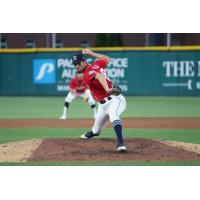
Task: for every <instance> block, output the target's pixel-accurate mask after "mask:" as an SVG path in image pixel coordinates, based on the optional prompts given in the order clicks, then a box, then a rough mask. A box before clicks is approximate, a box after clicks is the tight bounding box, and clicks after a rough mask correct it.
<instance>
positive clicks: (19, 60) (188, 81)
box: [0, 47, 200, 96]
mask: <svg viewBox="0 0 200 200" xmlns="http://www.w3.org/2000/svg"><path fill="white" fill-rule="evenodd" d="M80 50H81V49H77V48H76V49H59V50H58V49H21V50H19V49H11V50H8V49H7V50H0V95H2V96H4V95H8V96H9V95H38V96H39V95H44V96H46V95H65V94H66V92H67V91H68V89H69V87H68V85H69V81H70V79H71V78H72V77H73V76H74V73H75V70H74V67H73V66H72V64H71V62H70V59H71V57H72V55H73V54H75V53H77V52H78V51H80ZM93 50H95V51H97V52H99V53H103V54H106V55H108V56H110V57H111V58H112V62H111V63H110V64H109V65H108V67H107V69H106V73H107V76H108V77H109V78H110V79H111V80H112V81H113V82H114V83H115V84H118V85H120V86H121V88H122V89H123V91H124V94H125V95H142V96H146V95H147V96H159V95H162V96H199V95H200V47H195V48H194V47H182V48H181V47H177V48H175V47H172V48H168V47H149V48H148V47H147V48H105V49H100V48H96V49H93ZM92 61H93V60H92V59H91V58H88V62H92Z"/></svg>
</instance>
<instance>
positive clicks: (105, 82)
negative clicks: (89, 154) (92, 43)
mask: <svg viewBox="0 0 200 200" xmlns="http://www.w3.org/2000/svg"><path fill="white" fill-rule="evenodd" d="M84 54H86V55H88V56H91V57H94V58H96V59H97V60H96V61H94V62H93V63H92V64H88V63H87V61H86V59H85V57H84ZM109 61H110V58H109V57H108V56H105V55H102V54H97V53H95V52H92V51H90V50H88V49H85V50H83V51H82V54H77V55H74V56H73V58H72V63H73V64H74V65H75V68H76V70H77V72H83V73H84V74H83V80H84V81H85V83H86V85H87V86H88V87H89V89H90V91H91V93H92V94H93V96H94V98H95V99H96V100H97V101H98V102H99V108H98V112H97V115H96V118H95V122H94V125H93V127H92V130H91V131H89V132H86V133H84V134H83V135H82V136H81V138H85V139H88V138H92V137H94V136H98V135H99V134H100V132H101V130H102V128H104V127H105V125H106V123H107V122H108V120H110V121H111V123H112V125H113V128H114V130H115V133H116V136H117V151H119V152H124V151H126V146H125V145H124V142H123V137H122V124H121V120H120V114H121V113H122V112H123V111H124V110H125V108H126V100H125V98H124V96H123V95H122V94H118V95H116V94H114V87H113V84H112V82H111V81H110V80H109V78H108V77H107V76H106V73H105V72H104V68H105V67H106V65H107V64H108V63H109Z"/></svg>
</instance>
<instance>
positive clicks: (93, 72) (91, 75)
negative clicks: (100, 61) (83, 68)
mask: <svg viewBox="0 0 200 200" xmlns="http://www.w3.org/2000/svg"><path fill="white" fill-rule="evenodd" d="M97 73H98V72H97V71H96V70H94V69H90V70H89V71H88V74H87V76H88V79H89V80H92V79H94V77H95V76H96V74H97Z"/></svg>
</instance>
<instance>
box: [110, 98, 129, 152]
mask: <svg viewBox="0 0 200 200" xmlns="http://www.w3.org/2000/svg"><path fill="white" fill-rule="evenodd" d="M112 98H113V100H112V102H111V103H110V106H109V110H108V113H109V118H110V121H111V123H112V126H113V129H114V130H115V133H116V136H117V150H118V151H126V146H125V145H124V141H123V134H122V122H121V119H120V115H121V113H122V112H123V111H124V110H125V109H126V100H125V98H124V96H122V95H119V96H112Z"/></svg>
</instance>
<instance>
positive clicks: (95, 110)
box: [91, 104, 97, 118]
mask: <svg viewBox="0 0 200 200" xmlns="http://www.w3.org/2000/svg"><path fill="white" fill-rule="evenodd" d="M91 108H92V110H93V116H94V118H95V117H96V114H97V108H96V105H95V104H93V105H91Z"/></svg>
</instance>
